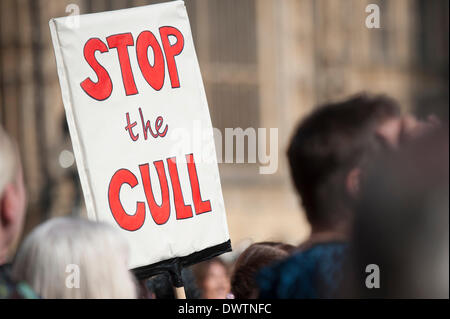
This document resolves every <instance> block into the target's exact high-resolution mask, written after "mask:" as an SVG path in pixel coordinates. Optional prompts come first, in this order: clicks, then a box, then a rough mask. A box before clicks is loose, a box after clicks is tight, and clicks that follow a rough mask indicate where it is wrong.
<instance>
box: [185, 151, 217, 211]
mask: <svg viewBox="0 0 450 319" xmlns="http://www.w3.org/2000/svg"><path fill="white" fill-rule="evenodd" d="M186 160H187V167H188V172H189V180H190V181H191V189H192V200H193V201H194V207H195V213H196V214H197V215H199V214H203V213H207V212H210V211H211V202H210V201H209V200H206V201H203V200H202V195H201V193H200V185H199V183H198V176H197V168H196V167H195V162H194V154H188V155H186Z"/></svg>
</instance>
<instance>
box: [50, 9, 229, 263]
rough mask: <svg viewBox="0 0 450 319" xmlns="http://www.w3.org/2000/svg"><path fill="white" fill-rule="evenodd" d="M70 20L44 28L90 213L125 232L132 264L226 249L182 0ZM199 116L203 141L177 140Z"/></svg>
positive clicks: (193, 126)
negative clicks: (49, 36)
mask: <svg viewBox="0 0 450 319" xmlns="http://www.w3.org/2000/svg"><path fill="white" fill-rule="evenodd" d="M72 20H73V17H65V18H56V19H52V20H50V29H51V34H52V39H53V46H54V49H55V55H56V61H57V66H58V75H59V80H60V85H61V90H62V97H63V102H64V106H65V110H66V116H67V121H68V124H69V129H70V135H71V138H72V143H73V148H74V151H75V157H76V162H77V166H78V172H79V175H80V179H81V184H82V188H83V192H84V197H85V201H86V206H87V211H88V216H89V218H90V219H93V220H96V221H103V222H107V223H110V224H112V225H115V227H117V228H118V229H120V230H121V231H122V233H123V234H125V236H126V237H127V239H128V241H129V243H130V246H131V261H130V265H129V266H130V268H137V267H142V266H147V265H151V264H154V263H157V262H162V261H166V260H171V259H172V258H178V257H179V258H181V260H182V259H183V258H189V256H191V260H190V263H192V257H193V256H194V257H193V258H194V259H195V258H200V259H202V258H207V257H208V256H207V255H214V254H218V253H220V252H223V251H224V250H227V249H229V248H230V245H229V235H228V229H227V223H226V216H225V208H224V202H223V198H222V191H221V186H220V178H219V173H218V168H217V161H216V157H215V147H214V139H213V130H212V125H211V119H210V116H209V111H208V104H207V101H206V96H205V90H204V87H203V83H202V78H201V74H200V68H199V65H198V61H197V56H196V53H195V49H194V43H193V40H192V35H191V29H190V26H189V20H188V16H187V12H186V9H185V6H184V3H183V2H182V1H173V2H168V3H163V4H158V5H150V6H144V7H136V8H131V9H125V10H118V11H111V12H102V13H96V14H86V15H81V16H79V20H77V22H78V23H77V24H74V23H73V21H72ZM198 126H200V127H201V128H202V130H205V128H206V132H207V134H206V135H205V134H202V135H200V136H198V137H199V139H197V140H196V141H197V142H199V143H200V144H201V147H194V145H187V144H186V143H185V142H180V141H182V140H183V141H184V140H185V138H186V136H194V135H195V134H196V133H195V132H194V131H195V130H196V127H198ZM197 135H198V134H197ZM192 144H196V143H192ZM205 153H208V154H209V155H212V156H208V157H207V159H205ZM214 247H216V248H217V249H218V251H215V249H214ZM220 250H221V251H220ZM202 252H204V253H202ZM194 262H195V260H194Z"/></svg>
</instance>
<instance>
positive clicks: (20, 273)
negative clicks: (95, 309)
mask: <svg viewBox="0 0 450 319" xmlns="http://www.w3.org/2000/svg"><path fill="white" fill-rule="evenodd" d="M127 263H128V245H127V242H126V240H125V238H123V237H122V236H121V234H120V233H119V232H118V231H117V230H116V229H114V228H113V227H112V226H110V225H107V224H104V223H97V222H92V221H89V220H87V219H83V218H73V217H58V218H52V219H50V220H48V221H46V222H45V223H43V224H41V225H39V226H38V227H36V228H35V229H34V230H33V231H32V232H31V233H30V234H29V235H28V236H27V237H26V238H25V240H24V242H23V243H22V245H21V247H20V248H19V251H18V253H17V255H16V258H15V260H14V262H13V266H12V276H13V278H14V279H15V280H17V281H25V282H27V283H28V284H29V285H30V286H31V288H33V290H34V291H35V292H36V293H37V294H38V295H40V296H41V297H42V298H50V299H55V298H56V299H60V298H61V299H62V298H64V299H65V298H70V299H71V298H82V299H94V298H95V299H97V298H108V299H109V298H136V297H137V288H136V285H135V280H134V277H133V275H132V274H131V272H130V271H129V270H128V265H127Z"/></svg>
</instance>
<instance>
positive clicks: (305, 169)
mask: <svg viewBox="0 0 450 319" xmlns="http://www.w3.org/2000/svg"><path fill="white" fill-rule="evenodd" d="M399 115H400V108H399V106H398V105H397V103H396V102H395V101H394V100H392V99H391V98H388V97H386V96H368V95H365V94H360V95H357V96H355V97H352V98H350V99H348V100H346V101H343V102H339V103H332V104H327V105H323V106H321V107H318V108H317V109H316V110H315V111H314V112H312V113H311V114H310V115H309V116H307V117H306V118H305V119H304V120H303V121H302V122H301V123H300V125H299V126H298V128H297V129H296V131H295V133H294V135H293V137H292V140H291V143H290V145H289V149H288V152H287V156H288V160H289V166H290V171H291V176H292V180H293V182H294V186H295V188H296V190H297V192H298V193H299V195H300V197H301V199H302V204H303V207H304V208H305V212H306V216H307V218H308V221H309V222H310V223H311V224H312V225H313V226H320V227H322V228H328V227H333V226H334V225H335V224H336V223H337V222H340V221H342V220H343V219H345V218H347V217H348V216H347V215H346V214H347V213H348V211H349V210H351V209H352V207H351V204H352V200H351V198H350V196H349V194H348V193H347V192H346V189H345V187H344V184H345V178H346V176H347V174H348V172H349V171H350V170H351V169H353V168H356V167H359V166H360V165H361V163H362V161H363V160H364V159H365V158H367V157H370V156H371V155H370V154H372V152H373V151H374V150H376V149H377V148H379V145H378V144H379V142H378V140H377V138H376V134H375V129H376V127H377V126H378V125H379V124H380V123H382V122H383V121H385V120H386V119H389V118H394V117H398V116H399Z"/></svg>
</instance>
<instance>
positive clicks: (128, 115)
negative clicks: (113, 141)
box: [125, 112, 147, 142]
mask: <svg viewBox="0 0 450 319" xmlns="http://www.w3.org/2000/svg"><path fill="white" fill-rule="evenodd" d="M126 117H127V126H125V130H127V131H128V133H129V134H130V137H131V139H132V140H133V142H135V141H136V140H137V139H138V138H139V134H136V135H135V134H134V133H133V127H135V126H136V125H137V123H136V121H134V122H133V123H130V114H129V113H128V112H127V114H126ZM145 138H146V139H147V136H146V137H145Z"/></svg>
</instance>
